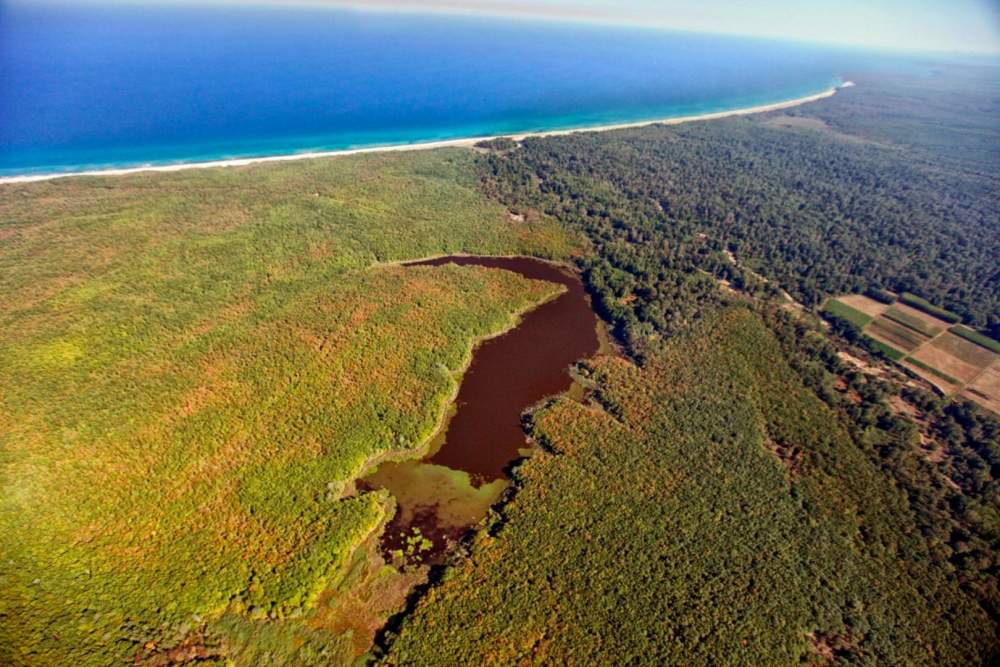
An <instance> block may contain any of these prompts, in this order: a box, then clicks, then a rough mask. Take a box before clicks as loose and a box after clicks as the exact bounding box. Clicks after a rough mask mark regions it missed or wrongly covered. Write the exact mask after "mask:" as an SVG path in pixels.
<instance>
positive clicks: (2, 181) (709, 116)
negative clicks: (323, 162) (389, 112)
mask: <svg viewBox="0 0 1000 667" xmlns="http://www.w3.org/2000/svg"><path fill="white" fill-rule="evenodd" d="M853 85H854V82H853V81H844V82H843V83H841V84H839V85H836V86H833V87H831V88H828V89H826V90H824V91H823V92H821V93H815V94H813V95H807V96H805V97H799V98H796V99H794V100H786V101H784V102H775V103H773V104H762V105H759V106H754V107H745V108H742V109H732V110H730V111H712V112H709V113H704V114H697V115H694V116H675V117H673V118H662V119H658V120H643V121H636V122H631V123H615V124H611V125H595V126H593V127H579V128H573V129H567V130H542V131H540V132H523V133H519V134H495V135H484V136H479V137H466V138H462V139H443V140H440V141H427V142H422V143H413V144H397V145H390V146H371V147H367V148H345V149H340V150H330V151H312V152H305V153H289V154H286V155H266V156H261V157H247V158H232V159H228V160H209V161H205V162H182V163H178V164H164V165H147V166H142V167H124V168H118V169H116V168H108V169H93V170H88V171H76V172H65V173H62V172H56V173H48V174H24V175H21V176H0V185H13V184H17V183H33V182H37V181H48V180H51V179H54V178H69V177H71V176H126V175H128V174H138V173H142V172H172V171H183V170H186V169H211V168H219V167H245V166H248V165H253V164H262V163H267V162H290V161H292V160H310V159H315V158H323V157H338V156H345V155H360V154H363V153H396V152H402V151H421V150H433V149H436V148H446V147H454V146H458V147H471V146H474V145H475V144H477V143H479V142H480V141H486V140H489V139H496V138H498V137H508V138H510V139H513V140H514V141H523V140H524V139H527V138H528V137H558V136H566V135H569V134H577V133H581V132H608V131H611V130H625V129H630V128H637V127H649V126H651V125H679V124H681V123H690V122H693V121H699V120H717V119H719V118H729V117H732V116H748V115H751V114H758V113H767V112H769V111H780V110H781V109H789V108H792V107H797V106H799V105H802V104H807V103H809V102H815V101H817V100H821V99H825V98H827V97H832V96H833V95H834V94H835V93H836V92H837V91H838V90H839V89H841V88H850V87H851V86H853Z"/></svg>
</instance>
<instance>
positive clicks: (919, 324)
mask: <svg viewBox="0 0 1000 667" xmlns="http://www.w3.org/2000/svg"><path fill="white" fill-rule="evenodd" d="M885 317H886V319H889V320H892V321H893V322H896V323H898V324H902V325H903V326H906V327H909V328H911V329H913V330H914V331H918V332H920V333H922V334H923V335H925V336H927V337H928V338H933V337H934V336H937V335H938V334H939V333H941V332H942V331H947V330H948V327H950V326H951V325H950V324H948V323H947V322H945V321H944V320H940V319H938V318H936V317H934V316H933V315H929V314H927V313H924V312H922V311H920V310H917V309H916V308H913V307H912V306H908V305H906V304H905V303H896V304H894V305H893V306H892V307H890V308H889V309H888V310H886V311H885Z"/></svg>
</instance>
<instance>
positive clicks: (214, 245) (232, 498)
mask: <svg viewBox="0 0 1000 667" xmlns="http://www.w3.org/2000/svg"><path fill="white" fill-rule="evenodd" d="M469 159H470V157H469V155H468V154H467V153H465V152H454V151H445V152H438V153H434V154H430V153H419V154H418V153H413V154H410V155H407V156H405V158H404V157H402V156H378V157H362V158H349V159H335V160H318V161H308V162H301V163H297V164H296V165H294V167H292V166H278V167H275V166H266V167H257V168H253V169H247V170H238V169H225V170H196V171H189V172H181V173H178V174H171V175H163V174H161V175H156V176H148V175H144V176H135V177H128V178H116V179H114V180H111V179H99V178H79V179H78V178H74V179H67V180H60V181H51V182H46V183H38V184H32V185H27V186H17V187H11V186H6V188H5V191H4V197H3V200H2V203H0V211H2V213H0V219H2V220H3V222H2V226H0V232H2V234H3V236H4V242H3V244H0V281H2V287H0V291H2V292H3V293H4V294H5V295H9V298H7V299H6V300H5V304H4V305H5V308H4V310H3V312H2V313H0V318H2V329H3V332H4V334H3V336H2V337H0V404H2V407H0V415H2V416H0V444H2V446H0V469H2V476H0V479H2V493H0V531H2V533H3V540H2V542H0V592H2V606H0V617H2V623H0V662H2V663H5V664H9V663H11V662H15V663H24V662H27V663H34V664H66V663H76V664H107V663H109V662H114V661H120V660H124V659H131V658H132V657H134V656H137V655H140V653H141V654H144V655H145V654H149V655H150V656H154V654H155V655H159V651H160V650H161V649H163V650H167V649H171V648H172V647H177V646H182V645H184V643H185V642H188V641H189V639H190V637H191V636H193V633H199V632H200V633H205V634H206V635H214V636H215V640H216V643H221V644H225V640H224V638H223V639H220V638H219V636H218V635H219V634H220V633H221V634H225V633H226V632H228V630H227V628H237V627H243V626H240V625H239V624H235V623H229V624H222V625H213V619H215V618H217V617H218V615H219V614H220V613H222V612H223V611H226V610H228V611H229V612H231V613H233V614H236V615H237V616H240V617H243V618H246V619H251V620H252V619H261V618H265V617H268V618H272V619H278V618H287V617H291V616H296V615H300V614H303V613H305V612H307V611H308V610H309V608H310V607H311V606H312V605H313V603H314V602H315V600H316V596H317V595H318V594H319V593H320V592H321V591H322V590H323V588H324V586H325V585H326V584H327V582H328V581H329V580H330V579H331V577H332V576H334V574H335V572H336V570H337V569H338V567H339V566H340V565H341V564H342V562H343V561H344V558H345V557H346V556H347V555H348V554H349V553H350V552H351V550H352V549H353V547H354V545H356V544H357V543H359V542H360V541H361V540H362V539H364V538H365V537H366V536H367V535H369V534H370V533H371V532H372V531H373V530H375V529H376V528H377V526H378V525H379V523H380V521H381V520H382V519H383V516H384V507H383V505H384V499H382V498H381V497H379V496H377V495H373V494H365V495H355V494H352V493H351V481H352V480H353V478H354V476H355V475H356V474H357V473H358V472H359V471H360V470H361V469H362V467H363V466H364V465H365V463H366V462H367V461H369V460H370V459H372V458H373V457H377V456H380V455H384V454H387V453H392V452H407V451H412V450H413V449H414V448H415V447H417V446H418V445H419V444H420V443H421V441H422V440H423V439H424V438H426V437H427V436H428V435H429V434H430V433H431V432H432V431H433V429H434V428H435V425H436V423H437V420H438V417H439V415H440V413H441V411H442V409H443V405H444V402H445V401H446V400H447V399H448V398H449V397H450V395H451V393H452V390H453V381H452V379H451V377H450V376H449V375H448V370H455V369H459V368H461V367H462V365H463V364H464V363H465V360H466V358H467V356H468V354H469V350H470V346H471V344H472V342H473V340H474V339H475V338H477V337H480V336H485V335H488V334H491V333H495V332H497V331H499V330H502V329H503V328H505V327H507V326H509V325H510V324H511V323H512V318H513V316H514V314H515V313H517V312H518V311H520V310H523V309H525V308H527V307H529V306H531V305H532V304H533V303H536V302H538V301H539V300H541V299H544V298H545V297H547V296H549V295H550V294H552V292H553V290H554V289H555V287H554V286H552V285H549V284H547V283H541V282H535V281H528V280H525V279H523V278H521V277H520V276H517V275H515V274H512V273H508V272H503V271H490V270H486V269H477V268H462V269H459V268H456V267H440V268H429V267H421V268H416V267H414V268H403V267H398V266H381V267H376V268H371V269H365V267H368V266H370V265H371V264H372V263H373V262H377V261H383V262H384V261H389V260H398V259H410V258H417V257H421V256H427V255H434V254H440V253H443V252H470V253H493V254H511V253H526V252H527V253H533V254H541V255H549V256H565V255H567V254H569V253H570V252H573V250H574V242H573V241H572V239H571V238H570V237H569V236H567V235H566V234H565V233H564V232H562V231H561V230H560V228H558V227H556V226H555V225H554V224H553V223H552V222H551V221H546V220H544V219H538V220H535V221H533V222H528V223H526V222H516V223H515V222H512V221H511V220H510V217H509V215H508V214H507V211H506V210H505V209H503V207H501V206H499V205H497V204H495V203H491V202H489V201H487V200H486V199H485V198H484V197H483V196H482V195H481V194H480V193H479V192H478V191H477V190H476V189H475V188H474V187H472V186H473V185H474V182H473V181H471V179H470V175H469V169H470V163H469ZM206 624H207V625H206ZM206 641H207V640H206ZM147 644H149V645H151V646H153V648H152V649H147V648H145V647H146V645H147ZM150 659H152V658H150Z"/></svg>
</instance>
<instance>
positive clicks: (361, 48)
mask: <svg viewBox="0 0 1000 667" xmlns="http://www.w3.org/2000/svg"><path fill="white" fill-rule="evenodd" d="M868 60H870V56H868V55H864V54H858V53H852V52H849V51H844V50H837V49H832V48H824V47H816V46H809V45H805V44H795V43H788V42H778V41H766V40H759V39H750V38H738V37H726V36H716V35H704V34H694V33H680V32H670V31H665V30H652V29H641V28H628V27H606V26H596V25H586V24H569V23H555V22H545V21H527V20H517V19H497V18H494V17H456V16H443V15H426V14H425V15H419V14H412V15H407V14H400V13H386V12H362V11H353V10H344V9H333V8H329V7H326V8H317V7H312V8H287V7H286V8H277V7H267V6H254V7H235V6H221V5H216V6H207V7H206V6H202V7H196V6H190V5H169V4H151V5H148V6H142V5H136V4H113V3H108V4H101V3H99V2H98V3H95V2H90V3H81V4H69V3H67V4H61V3H60V2H58V1H53V0H40V1H36V2H28V1H27V0H7V1H5V2H2V3H0V175H4V176H10V175H22V174H39V173H50V172H73V171H83V170H91V169H102V168H121V167H133V166H141V165H166V164H172V163H182V162H193V161H208V160H219V159H229V158H242V157H259V156H267V155H280V154H290V153H297V152H309V151H318V150H338V149H346V148H359V147H373V146H385V145H396V144H410V143H419V142H427V141H437V140H446V139H455V138H462V137H474V136H485V135H497V134H513V133H520V132H531V131H543V130H551V129H568V128H579V127H589V126H599V125H605V124H612V123H621V122H634V121H642V120H651V119H659V118H667V117H674V116H688V115H693V114H701V113H708V112H714V111H724V110H731V109H736V108H742V107H748V106H756V105H760V104H769V103H773V102H779V101H784V100H789V99H794V98H798V97H802V96H806V95H810V94H813V93H818V92H822V91H823V90H825V89H827V88H829V87H830V86H831V85H834V84H835V83H836V81H837V76H838V75H841V74H843V73H844V72H845V71H847V70H848V69H850V68H852V67H856V66H858V64H859V63H862V62H867V61H868Z"/></svg>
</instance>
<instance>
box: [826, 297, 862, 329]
mask: <svg viewBox="0 0 1000 667" xmlns="http://www.w3.org/2000/svg"><path fill="white" fill-rule="evenodd" d="M823 310H825V311H826V312H828V313H830V314H831V315H834V316H835V317H839V318H841V319H844V320H847V321H848V322H850V323H851V324H853V325H854V326H856V327H857V328H858V329H861V330H864V329H865V327H867V326H868V325H869V324H871V323H872V322H874V321H875V318H874V317H872V316H871V315H867V314H865V313H863V312H861V311H860V310H857V309H856V308H852V307H851V306H848V305H847V304H846V303H844V302H842V301H839V300H837V299H830V300H829V301H827V302H826V306H824V308H823Z"/></svg>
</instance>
